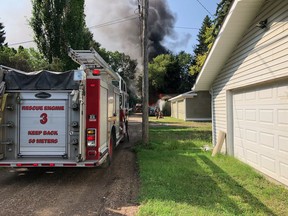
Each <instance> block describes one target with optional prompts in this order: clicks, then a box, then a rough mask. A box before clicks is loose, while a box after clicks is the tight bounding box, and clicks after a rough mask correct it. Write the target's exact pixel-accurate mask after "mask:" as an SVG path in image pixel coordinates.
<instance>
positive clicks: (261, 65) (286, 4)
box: [212, 0, 288, 144]
mask: <svg viewBox="0 0 288 216" xmlns="http://www.w3.org/2000/svg"><path fill="white" fill-rule="evenodd" d="M287 11H288V1H285V0H276V1H269V2H267V3H266V4H264V6H263V8H262V9H261V11H260V12H259V14H258V15H257V16H256V19H255V20H254V22H253V23H252V24H251V26H250V28H249V29H248V30H247V31H246V34H245V35H243V39H242V40H241V41H240V43H239V44H238V46H237V47H236V48H235V49H234V52H233V53H232V55H231V57H230V58H229V59H228V60H227V62H226V64H225V65H224V67H223V69H222V70H221V72H220V73H219V75H218V76H217V78H216V80H215V81H214V83H213V85H212V100H213V101H212V103H213V142H214V144H216V140H217V134H218V132H219V130H222V131H226V132H227V105H226V102H227V91H230V90H234V89H237V88H242V87H244V86H251V85H255V84H257V83H263V82H267V81H270V80H275V79H280V78H285V77H287V74H288V64H287V62H288V52H287V50H288V37H287V34H288V33H287V32H288V22H287V20H288V13H287ZM265 19H268V27H267V28H265V29H260V28H257V27H256V24H257V23H258V22H259V21H261V20H265Z"/></svg>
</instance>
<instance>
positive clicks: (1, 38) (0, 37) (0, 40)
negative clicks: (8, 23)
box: [0, 23, 6, 47]
mask: <svg viewBox="0 0 288 216" xmlns="http://www.w3.org/2000/svg"><path fill="white" fill-rule="evenodd" d="M5 39H6V37H5V31H4V25H3V23H0V47H1V46H3V45H4V42H5Z"/></svg>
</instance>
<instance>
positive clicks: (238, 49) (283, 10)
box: [193, 0, 288, 186]
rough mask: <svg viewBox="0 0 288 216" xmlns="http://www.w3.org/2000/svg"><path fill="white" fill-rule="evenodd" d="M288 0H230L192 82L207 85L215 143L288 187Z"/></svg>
mask: <svg viewBox="0 0 288 216" xmlns="http://www.w3.org/2000/svg"><path fill="white" fill-rule="evenodd" d="M287 11H288V1H287V0H273V1H272V0H253V1H251V0H234V2H233V4H232V6H231V8H230V11H229V13H228V15H227V17H226V19H225V20H224V23H223V25H222V27H221V29H220V32H219V34H218V36H217V38H216V40H215V42H214V44H213V46H212V48H211V50H210V52H209V54H208V56H207V59H206V61H205V63H204V65H203V68H202V70H201V72H200V74H199V76H198V78H197V80H196V83H195V85H194V87H193V90H194V91H196V92H197V91H204V90H210V92H211V94H212V97H211V102H212V126H213V143H214V145H215V144H216V140H217V136H218V134H219V132H220V131H224V132H225V133H226V140H225V145H224V151H226V152H227V153H228V154H230V155H233V156H235V157H236V158H238V159H239V160H241V161H243V162H245V163H247V164H249V165H250V166H252V167H254V168H255V169H257V170H259V171H260V172H262V173H264V174H266V175H268V176H269V177H271V178H274V179H276V180H277V181H279V182H281V183H283V184H285V185H287V186H288V12H287Z"/></svg>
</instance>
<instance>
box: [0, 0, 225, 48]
mask: <svg viewBox="0 0 288 216" xmlns="http://www.w3.org/2000/svg"><path fill="white" fill-rule="evenodd" d="M86 1H87V3H86V5H87V8H86V11H87V26H90V25H93V24H94V23H97V22H100V21H99V20H98V21H97V20H96V19H93V22H92V21H91V20H92V19H91V17H92V16H94V17H95V14H99V13H98V12H97V11H92V10H91V8H92V7H91V5H97V4H98V5H99V4H102V6H103V4H105V3H106V4H108V3H107V2H108V1H107V0H86ZM121 1H129V0H121ZM121 1H120V0H117V1H116V0H111V2H113V4H118V3H120V2H121ZM150 1H157V0H150ZM166 1H167V3H168V5H169V8H170V10H171V12H172V13H173V14H174V16H175V17H176V23H175V35H173V37H170V38H166V40H165V43H164V44H165V45H166V46H167V47H168V48H169V49H171V50H172V51H173V52H175V53H177V52H179V51H181V50H184V51H186V52H189V53H192V50H193V46H194V45H195V44H196V43H197V40H196V39H197V34H198V30H197V29H193V28H200V27H201V24H202V22H203V19H204V17H205V16H206V15H209V16H211V15H210V14H209V13H208V12H207V10H208V11H209V12H210V13H211V14H213V15H214V14H215V11H216V7H217V3H218V2H219V1H220V0H166ZM100 2H102V3H100ZM0 4H1V9H0V22H2V23H3V24H4V26H5V31H6V42H8V43H9V44H15V45H14V47H18V46H19V45H20V44H21V42H26V43H22V44H21V45H23V46H24V47H31V46H33V43H31V42H27V41H32V40H33V33H32V31H31V29H30V27H29V25H28V19H29V18H30V17H31V1H30V0H0ZM120 4H121V3H120ZM201 4H202V5H203V6H202V5H201ZM97 8H99V7H97ZM107 9H108V7H107ZM102 10H103V13H104V14H105V13H107V11H106V12H105V8H104V7H103V9H102ZM92 23H93V24H92ZM182 27H185V28H182ZM189 28H192V29H189ZM101 31H103V28H101V29H98V30H97V31H95V32H93V33H94V36H95V35H99V37H98V38H97V39H98V40H100V43H101V44H102V46H103V47H105V48H107V49H108V50H111V49H113V48H114V47H116V49H117V44H113V42H116V41H115V40H113V39H109V37H106V36H105V35H104V34H103V32H101ZM101 34H102V35H101ZM107 36H109V35H107ZM98 40H97V41H98ZM34 46H35V45H34ZM112 47H113V48H112ZM119 49H120V48H119Z"/></svg>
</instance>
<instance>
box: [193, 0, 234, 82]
mask: <svg viewBox="0 0 288 216" xmlns="http://www.w3.org/2000/svg"><path fill="white" fill-rule="evenodd" d="M231 3H232V0H221V2H220V3H219V4H218V6H217V9H216V18H215V19H214V20H213V22H212V21H211V20H210V18H209V17H208V16H206V17H205V18H204V21H203V23H202V27H201V29H200V31H199V33H198V44H197V46H196V48H195V49H194V58H193V63H192V65H191V67H190V73H191V75H193V76H194V77H195V79H196V77H197V75H198V74H199V73H200V71H201V68H202V66H203V65H204V62H205V60H206V57H207V55H208V52H209V50H210V49H211V47H212V44H213V42H214V40H215V38H216V36H217V34H218V32H219V30H220V28H221V25H222V23H223V21H224V18H225V17H226V15H227V13H228V11H229V8H230V5H231Z"/></svg>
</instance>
